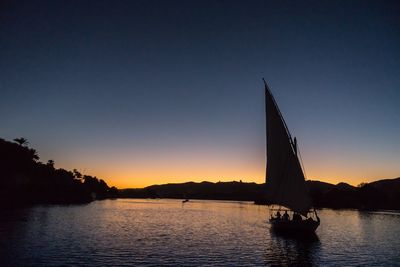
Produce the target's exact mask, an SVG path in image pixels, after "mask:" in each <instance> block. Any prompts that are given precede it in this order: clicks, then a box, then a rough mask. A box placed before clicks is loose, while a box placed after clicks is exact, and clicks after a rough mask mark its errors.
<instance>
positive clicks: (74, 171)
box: [73, 169, 82, 179]
mask: <svg viewBox="0 0 400 267" xmlns="http://www.w3.org/2000/svg"><path fill="white" fill-rule="evenodd" d="M73 173H74V177H75V179H82V174H81V173H80V172H79V171H78V170H77V169H74V170H73Z"/></svg>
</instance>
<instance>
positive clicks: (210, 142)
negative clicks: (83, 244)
mask: <svg viewBox="0 0 400 267" xmlns="http://www.w3.org/2000/svg"><path fill="white" fill-rule="evenodd" d="M0 46H1V47H0V48H1V49H0V93H1V94H0V123H1V127H0V137H1V138H4V139H7V140H12V139H13V138H15V137H21V136H22V137H25V138H27V139H28V140H29V142H30V146H32V147H34V148H36V149H37V150H38V151H39V154H40V157H41V161H43V162H46V161H47V160H48V159H53V160H55V162H56V167H62V168H66V169H73V168H77V169H79V170H80V171H81V172H83V173H87V174H92V175H97V176H98V177H100V178H103V179H105V180H106V182H107V183H108V184H109V185H116V186H117V187H120V188H124V187H142V186H146V185H150V184H155V183H158V184H160V183H168V182H185V181H203V180H208V181H231V180H239V179H241V180H243V181H248V182H250V181H254V182H257V183H261V182H264V180H265V122H264V120H265V118H264V115H265V114H264V95H263V94H264V91H263V84H262V80H261V78H262V77H264V78H265V79H266V80H267V81H268V83H269V85H270V87H271V89H272V92H273V93H274V95H275V98H276V100H277V102H278V105H279V106H280V109H281V111H282V113H283V116H284V117H285V120H286V122H287V124H288V127H289V129H290V130H291V132H292V135H295V136H297V139H298V142H299V147H300V150H301V154H302V158H303V163H304V165H305V170H306V176H307V178H308V179H313V180H321V181H326V182H332V183H337V182H339V181H345V182H348V183H350V184H354V185H356V184H359V183H360V182H368V181H373V180H377V179H381V178H394V177H398V176H400V49H399V48H400V2H399V1H331V0H329V1H237V2H235V1H161V0H160V1H148V0H146V1H2V2H1V4H0Z"/></svg>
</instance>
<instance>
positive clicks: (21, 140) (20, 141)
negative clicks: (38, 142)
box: [14, 137, 29, 146]
mask: <svg viewBox="0 0 400 267" xmlns="http://www.w3.org/2000/svg"><path fill="white" fill-rule="evenodd" d="M14 141H15V142H16V143H17V144H19V145H20V146H23V145H28V144H29V142H28V140H27V139H25V138H23V137H20V138H15V139H14Z"/></svg>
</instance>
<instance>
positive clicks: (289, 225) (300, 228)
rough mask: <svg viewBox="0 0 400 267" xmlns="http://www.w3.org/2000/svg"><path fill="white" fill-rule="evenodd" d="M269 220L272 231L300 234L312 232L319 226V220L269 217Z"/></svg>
mask: <svg viewBox="0 0 400 267" xmlns="http://www.w3.org/2000/svg"><path fill="white" fill-rule="evenodd" d="M269 222H270V224H271V229H272V230H273V231H276V232H283V233H292V234H300V235H301V234H309V233H314V232H315V230H317V228H318V226H319V221H314V220H302V221H285V220H277V219H270V220H269Z"/></svg>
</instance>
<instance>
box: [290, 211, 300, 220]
mask: <svg viewBox="0 0 400 267" xmlns="http://www.w3.org/2000/svg"><path fill="white" fill-rule="evenodd" d="M301 220H302V218H301V215H300V214H298V213H297V212H295V213H293V218H292V221H301Z"/></svg>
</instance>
